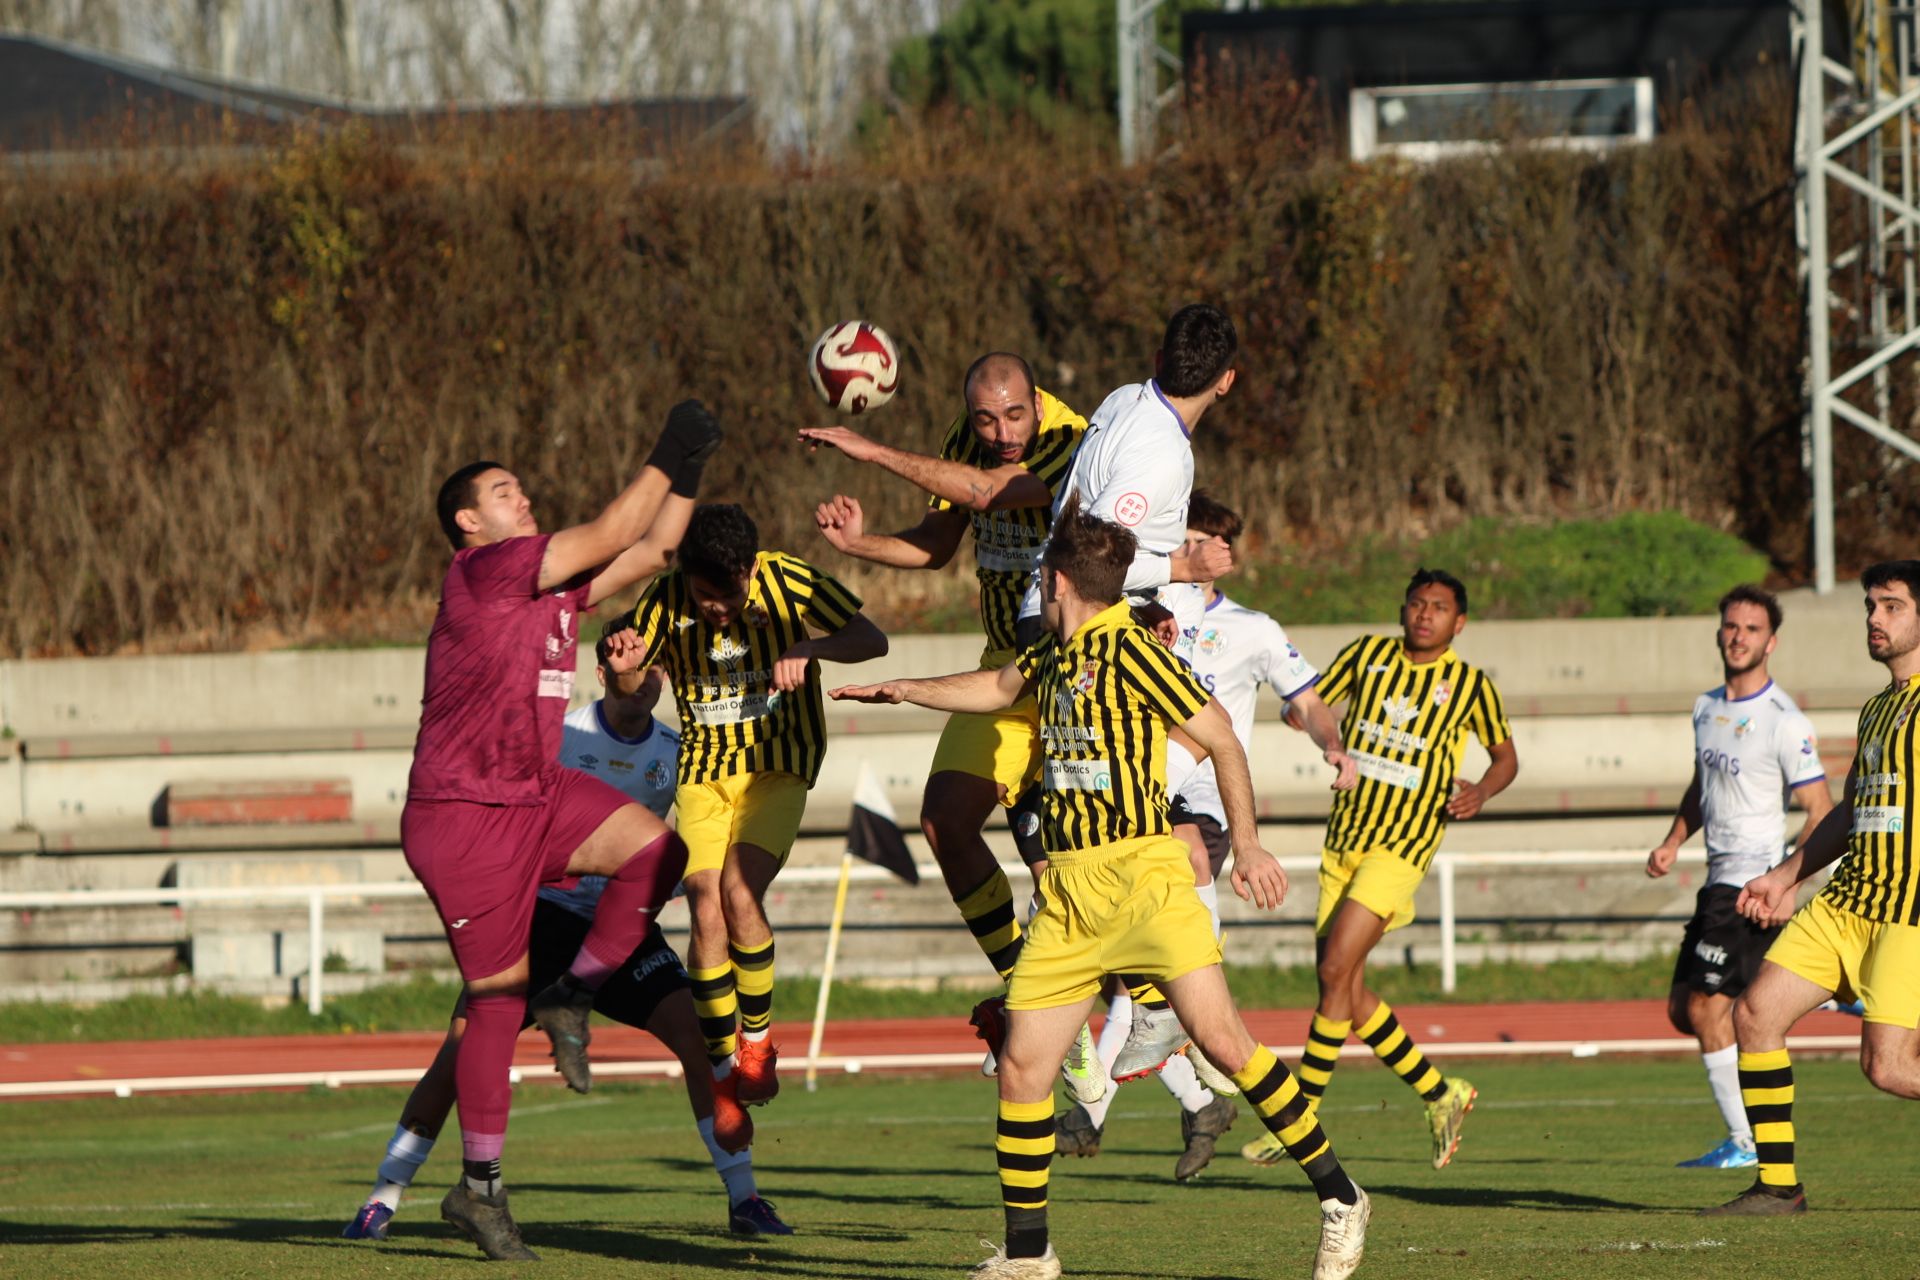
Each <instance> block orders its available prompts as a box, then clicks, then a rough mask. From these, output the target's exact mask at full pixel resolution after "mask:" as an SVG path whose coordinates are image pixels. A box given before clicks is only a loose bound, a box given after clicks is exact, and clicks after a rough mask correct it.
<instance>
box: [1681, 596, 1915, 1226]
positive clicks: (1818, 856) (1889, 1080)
mask: <svg viewBox="0 0 1920 1280" xmlns="http://www.w3.org/2000/svg"><path fill="white" fill-rule="evenodd" d="M1860 582H1861V585H1862V586H1863V587H1865V588H1866V604H1867V652H1868V653H1869V654H1870V655H1872V657H1873V659H1874V661H1876V662H1880V663H1884V664H1885V665H1886V668H1887V674H1888V675H1889V676H1890V677H1892V682H1891V683H1890V684H1889V685H1888V686H1887V687H1886V688H1885V689H1883V690H1881V691H1880V692H1879V693H1876V694H1875V695H1874V696H1873V697H1871V698H1869V699H1868V700H1867V704H1866V706H1864V707H1862V708H1861V709H1860V727H1859V739H1858V746H1857V747H1856V749H1855V754H1854V757H1853V767H1852V768H1851V769H1849V770H1848V771H1847V781H1846V786H1845V787H1844V788H1843V790H1842V795H1841V800H1840V803H1839V804H1838V805H1836V806H1834V808H1833V809H1832V810H1831V811H1830V812H1829V813H1828V814H1827V816H1826V817H1825V818H1823V819H1822V820H1821V822H1820V825H1819V826H1818V827H1815V828H1814V830H1813V831H1812V833H1811V834H1809V835H1808V836H1807V837H1806V838H1805V839H1804V840H1802V841H1801V845H1800V848H1799V849H1798V850H1796V851H1795V852H1794V854H1793V856H1792V857H1790V858H1788V859H1787V860H1786V861H1785V862H1782V863H1781V864H1780V865H1779V866H1777V867H1775V868H1774V869H1773V870H1771V871H1769V872H1767V873H1766V874H1765V875H1762V876H1759V877H1757V878H1755V879H1753V880H1750V881H1748V882H1747V886H1746V888H1745V889H1743V890H1742V891H1741V893H1740V898H1739V901H1738V904H1737V905H1738V907H1739V910H1740V911H1741V913H1742V914H1744V915H1746V916H1747V917H1749V918H1750V919H1752V920H1754V921H1756V922H1757V923H1759V924H1762V925H1773V924H1778V923H1779V922H1780V921H1781V920H1783V919H1786V918H1787V916H1788V914H1789V913H1791V914H1792V919H1790V920H1787V927H1786V928H1785V929H1783V930H1781V932H1780V936H1779V937H1778V938H1776V939H1775V940H1774V943H1773V945H1772V946H1771V947H1769V948H1768V949H1767V958H1766V960H1765V962H1764V963H1762V964H1761V966H1760V972H1759V974H1758V975H1757V976H1756V977H1755V978H1754V980H1753V983H1752V985H1750V986H1748V988H1747V989H1746V990H1745V991H1744V992H1742V993H1741V996H1740V1002H1739V1003H1738V1004H1737V1005H1735V1006H1734V1011H1733V1029H1734V1035H1735V1036H1736V1037H1737V1038H1738V1039H1739V1042H1740V1095H1741V1098H1742V1100H1743V1101H1745V1103H1746V1106H1747V1121H1748V1123H1750V1124H1751V1125H1752V1126H1753V1141H1754V1147H1755V1148H1756V1149H1757V1151H1758V1153H1759V1156H1760V1176H1759V1179H1758V1180H1757V1181H1755V1182H1754V1184H1753V1185H1752V1186H1751V1187H1749V1188H1747V1190H1746V1191H1744V1192H1742V1193H1741V1194H1740V1195H1738V1196H1736V1197H1734V1198H1733V1199H1732V1200H1729V1201H1728V1202H1727V1203H1726V1204H1723V1205H1720V1206H1718V1207H1716V1208H1712V1209H1708V1210H1706V1212H1707V1213H1708V1214H1711V1215H1729V1216H1740V1217H1771V1216H1774V1215H1778V1214H1792V1213H1805V1212H1806V1210H1807V1196H1806V1191H1805V1189H1804V1188H1803V1187H1802V1186H1801V1185H1800V1179H1799V1175H1798V1172H1797V1171H1796V1170H1795V1168H1794V1129H1793V1093H1794V1089H1793V1064H1792V1061H1791V1060H1790V1059H1789V1058H1788V1056H1787V1032H1788V1031H1789V1030H1791V1029H1792V1027H1793V1024H1794V1023H1795V1022H1798V1021H1799V1020H1800V1017H1801V1015H1802V1014H1805V1013H1806V1012H1808V1011H1809V1010H1811V1009H1813V1008H1816V1007H1817V1006H1819V1005H1820V1004H1822V1003H1824V1002H1825V1001H1826V1000H1827V999H1829V998H1830V997H1832V996H1833V995H1834V994H1835V993H1839V992H1846V993H1850V996H1852V997H1858V998H1859V999H1860V1001H1861V1002H1862V1003H1863V1004H1865V1006H1866V1016H1865V1024H1864V1026H1863V1027H1862V1028H1861V1033H1860V1069H1861V1071H1863V1072H1864V1073H1865V1074H1866V1077H1867V1079H1869V1080H1871V1081H1872V1082H1873V1083H1874V1084H1875V1085H1876V1086H1878V1087H1879V1088H1881V1089H1884V1090H1886V1091H1887V1092H1888V1093H1891V1094H1894V1095H1896V1096H1898V1097H1902V1098H1920V1031H1916V1030H1915V1028H1916V1026H1917V1025H1920V867H1916V866H1915V865H1914V835H1913V832H1914V827H1913V824H1914V821H1915V819H1916V818H1920V812H1916V809H1917V808H1920V806H1916V804H1915V784H1916V782H1917V781H1920V777H1917V776H1916V770H1917V769H1920V560H1891V561H1887V562H1886V563H1883V564H1876V565H1874V566H1873V567H1872V568H1870V569H1868V570H1867V571H1866V572H1865V573H1864V574H1862V575H1861V577H1860ZM1836 858H1843V859H1844V860H1843V861H1841V863H1840V865H1839V866H1838V867H1837V868H1835V870H1834V873H1833V878H1832V879H1831V880H1829V881H1828V882H1827V885H1826V887H1825V888H1824V889H1822V890H1821V891H1820V893H1819V894H1818V895H1817V896H1816V897H1815V898H1814V899H1813V900H1812V901H1811V902H1809V903H1807V905H1806V906H1804V907H1802V908H1800V910H1798V911H1794V910H1793V899H1794V892H1793V890H1794V886H1795V885H1796V884H1798V883H1799V882H1800V881H1801V880H1804V879H1806V878H1807V877H1808V876H1810V875H1812V874H1813V873H1814V872H1816V871H1818V870H1820V869H1821V868H1822V867H1824V866H1826V865H1827V864H1828V863H1830V862H1833V861H1834V860H1835V859H1836ZM1842 998H1843V999H1844V998H1849V997H1848V996H1843V997H1842Z"/></svg>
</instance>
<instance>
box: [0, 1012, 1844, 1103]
mask: <svg viewBox="0 0 1920 1280" xmlns="http://www.w3.org/2000/svg"><path fill="white" fill-rule="evenodd" d="M1396 1012H1397V1013H1398V1015H1399V1018H1400V1021H1401V1023H1402V1025H1404V1026H1405V1027H1406V1028H1407V1030H1408V1031H1409V1032H1411V1033H1412V1035H1413V1036H1414V1038H1415V1039H1417V1040H1418V1041H1419V1042H1420V1044H1421V1045H1422V1047H1424V1048H1427V1049H1430V1050H1434V1051H1437V1052H1438V1053H1442V1054H1444V1053H1447V1052H1448V1051H1449V1049H1452V1051H1454V1052H1462V1051H1464V1052H1466V1053H1469V1054H1472V1053H1516V1052H1517V1053H1525V1052H1527V1046H1528V1045H1538V1046H1539V1051H1540V1052H1541V1053H1552V1054H1563V1053H1567V1052H1568V1051H1569V1049H1568V1044H1569V1042H1573V1043H1584V1044H1592V1043H1598V1044H1600V1045H1602V1046H1603V1047H1604V1046H1606V1045H1607V1044H1608V1042H1658V1043H1639V1044H1636V1045H1635V1046H1634V1047H1633V1050H1632V1051H1635V1052H1664V1051H1666V1050H1667V1049H1668V1046H1669V1045H1670V1046H1671V1051H1672V1052H1674V1053H1687V1052H1693V1051H1695V1049H1694V1042H1693V1041H1692V1040H1691V1039H1687V1038H1683V1037H1681V1036H1678V1035H1676V1034H1675V1033H1674V1031H1673V1029H1672V1028H1671V1027H1669V1026H1668V1025H1667V1019H1666V1011H1665V1005H1664V1003H1663V1002H1661V1001H1657V1000H1608V1001H1583V1002H1575V1003H1549V1002H1544V1001H1540V1002H1527V1003H1517V1004H1451V1005H1406V1006H1401V1007H1399V1008H1398V1009H1397V1010H1396ZM1310 1016H1311V1014H1310V1011H1308V1010H1254V1011H1249V1012H1248V1013H1247V1014H1246V1019H1247V1025H1248V1027H1249V1028H1250V1029H1251V1030H1252V1031H1253V1033H1254V1035H1255V1036H1257V1037H1258V1038H1259V1039H1261V1040H1263V1041H1265V1042H1266V1043H1268V1044H1272V1045H1276V1046H1281V1047H1282V1048H1283V1049H1284V1048H1286V1047H1289V1046H1298V1045H1300V1044H1301V1043H1302V1042H1303V1041H1304V1040H1305V1039H1306V1033H1307V1025H1308V1022H1309V1019H1310ZM773 1032H774V1041H775V1043H777V1044H780V1045H782V1046H784V1047H785V1049H786V1054H787V1056H788V1057H789V1058H790V1059H791V1058H798V1057H800V1056H801V1055H802V1054H804V1053H805V1050H806V1044H807V1037H808V1033H809V1027H808V1025H807V1024H806V1023H801V1022H781V1023H775V1024H774V1028H773ZM1859 1033H1860V1020H1859V1019H1858V1018H1852V1017H1848V1016H1846V1015H1844V1014H1838V1013H1824V1012H1823V1013H1813V1014H1809V1015H1808V1016H1807V1017H1805V1018H1803V1019H1802V1020H1801V1022H1800V1024H1799V1025H1798V1026H1797V1027H1795V1028H1794V1034H1795V1036H1796V1037H1803V1036H1814V1037H1822V1038H1832V1039H1834V1040H1837V1041H1846V1042H1851V1041H1852V1040H1854V1039H1857V1038H1858V1036H1859ZM439 1043H440V1036H439V1034H437V1033H433V1032H380V1033H370V1034H347V1035H326V1036H318V1035H316V1036H236V1037H228V1038H222V1039H207V1040H138V1041H114V1042H95V1043H82V1044H25V1045H5V1046H0V1086H6V1085H31V1084H34V1083H36V1082H37V1083H39V1084H41V1085H43V1086H52V1087H41V1088H37V1089H35V1090H33V1092H34V1093H35V1094H37V1095H38V1096H43V1097H44V1096H58V1095H59V1094H60V1092H61V1090H59V1089H58V1088H57V1085H58V1084H59V1083H60V1082H66V1081H72V1082H75V1083H76V1084H79V1085H81V1086H82V1090H84V1091H87V1092H94V1091H98V1089H99V1083H100V1082H101V1081H105V1080H120V1079H130V1078H138V1079H141V1080H143V1081H144V1082H145V1083H143V1085H142V1092H147V1091H151V1090H152V1089H154V1088H156V1087H159V1088H161V1089H162V1090H164V1085H159V1086H156V1084H155V1083H154V1082H155V1081H161V1080H165V1079H169V1078H172V1079H182V1080H185V1079H188V1078H197V1079H205V1078H206V1077H210V1076H216V1077H217V1076H249V1075H263V1074H277V1073H282V1072H288V1073H291V1072H310V1073H326V1072H350V1071H368V1070H399V1071H406V1070H424V1069H425V1067H426V1065H427V1063H428V1062H429V1061H430V1060H431V1059H432V1057H433V1054H434V1051H435V1049H436V1048H437V1047H438V1046H439ZM1468 1046H1474V1047H1472V1048H1469V1047H1468ZM1620 1047H1621V1048H1622V1049H1625V1048H1626V1047H1627V1046H1626V1045H1625V1044H1621V1045H1620ZM1820 1047H1824V1048H1829V1049H1843V1048H1844V1047H1845V1045H1843V1044H1840V1043H1835V1044H1825V1045H1822V1046H1820ZM979 1048H980V1045H979V1042H978V1041H977V1040H975V1039H974V1038H973V1033H972V1030H971V1028H969V1027H968V1026H967V1023H966V1020H965V1019H964V1018H959V1017H948V1018H896V1019H864V1020H852V1021H845V1022H831V1023H829V1024H828V1026H827V1034H826V1042H825V1044H824V1045H823V1046H822V1054H823V1056H831V1057H836V1058H884V1057H887V1056H892V1055H902V1054H960V1055H971V1054H973V1053H976V1052H978V1050H979ZM1357 1051H1359V1052H1364V1047H1359V1048H1358V1050H1357ZM1292 1052H1293V1054H1295V1055H1297V1052H1298V1050H1297V1047H1296V1048H1294V1049H1293V1051H1292ZM1348 1052H1349V1053H1352V1052H1356V1045H1354V1044H1349V1045H1348ZM593 1058H594V1061H595V1062H596V1063H608V1064H611V1063H617V1062H647V1061H667V1060H669V1059H670V1058H671V1055H670V1054H668V1053H667V1051H666V1050H665V1049H664V1048H662V1047H661V1045H660V1043H659V1042H658V1041H656V1040H654V1039H653V1037H651V1036H649V1035H646V1034H645V1033H643V1032H639V1031H635V1030H632V1029H631V1028H628V1027H622V1026H617V1025H612V1024H607V1023H598V1024H596V1026H595V1028H594V1034H593ZM514 1063H515V1065H516V1066H523V1067H541V1068H545V1067H547V1066H548V1059H547V1046H546V1042H545V1041H544V1040H543V1039H542V1038H541V1037H540V1036H539V1035H538V1034H528V1035H523V1036H522V1037H521V1039H520V1043H519V1046H518V1048H517V1050H516V1052H515V1055H514ZM874 1065H875V1066H876V1067H877V1066H879V1065H881V1064H880V1063H875V1064H874ZM531 1078H532V1079H534V1080H542V1081H544V1080H548V1079H551V1078H552V1077H549V1076H547V1075H545V1074H544V1072H543V1073H542V1074H540V1075H537V1076H533V1077H531ZM88 1086H91V1088H88ZM242 1087H244V1086H242ZM82 1090H76V1092H79V1091H82Z"/></svg>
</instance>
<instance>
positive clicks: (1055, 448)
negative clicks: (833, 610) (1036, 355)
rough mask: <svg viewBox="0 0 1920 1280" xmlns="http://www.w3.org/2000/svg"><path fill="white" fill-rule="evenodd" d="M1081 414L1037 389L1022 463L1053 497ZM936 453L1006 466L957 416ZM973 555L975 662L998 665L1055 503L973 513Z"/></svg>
mask: <svg viewBox="0 0 1920 1280" xmlns="http://www.w3.org/2000/svg"><path fill="white" fill-rule="evenodd" d="M1086 429H1087V420H1086V419H1085V418H1083V417H1081V416H1080V415H1079V414H1077V413H1075V412H1074V411H1073V410H1072V409H1070V408H1068V407H1067V406H1066V405H1065V404H1064V403H1062V402H1061V401H1059V400H1057V399H1055V398H1054V397H1053V396H1051V395H1048V394H1047V393H1046V392H1045V391H1042V392H1040V426H1039V427H1038V428H1037V429H1036V430H1035V431H1034V435H1033V445H1032V447H1031V448H1029V449H1028V450H1027V456H1026V457H1025V458H1024V459H1022V460H1021V463H1020V465H1021V466H1023V467H1025V468H1026V469H1027V470H1028V471H1030V472H1032V473H1033V474H1034V475H1035V476H1037V477H1038V478H1039V479H1040V482H1041V483H1042V484H1044V485H1046V486H1047V493H1048V494H1049V495H1052V494H1054V493H1056V492H1057V491H1058V489H1059V487H1060V481H1061V480H1062V479H1063V478H1064V477H1065V476H1066V474H1067V469H1068V468H1069V467H1071V466H1072V465H1073V453H1074V450H1076V449H1078V448H1079V447H1080V437H1081V436H1082V435H1083V434H1084V433H1085V432H1086ZM940 456H941V458H943V459H944V460H946V461H948V462H961V463H965V464H966V465H967V466H969V467H978V468H980V469H981V470H982V471H992V470H995V469H997V468H999V467H1001V466H1004V465H1005V464H1004V463H1003V462H1002V461H1001V460H1000V458H999V456H998V455H997V454H995V453H992V452H991V451H989V450H988V449H987V447H986V446H985V445H983V444H981V443H980V437H979V436H978V435H976V434H974V430H973V424H972V423H971V422H970V421H969V420H968V419H967V417H966V416H965V415H964V414H963V415H961V416H960V417H959V418H958V419H956V420H955V421H954V424H953V425H952V426H951V427H949V428H947V436H946V440H945V442H944V443H943V444H941V446H940ZM927 505H928V506H929V507H931V508H933V509H934V510H935V511H948V510H952V509H953V506H954V504H953V503H951V502H949V501H947V500H946V499H945V498H942V497H939V496H937V495H936V496H934V497H930V498H928V499H927ZM970 520H971V523H972V526H973V554H974V561H975V563H976V565H977V568H976V569H975V573H976V575H977V576H978V577H979V579H980V622H981V625H982V626H984V627H985V628H986V631H987V652H986V656H985V657H984V658H982V660H981V665H982V666H986V667H996V668H998V667H1004V666H1006V665H1007V663H1008V662H1010V661H1012V659H1013V626H1014V623H1015V622H1017V621H1018V620H1019V617H1020V600H1021V597H1022V596H1024V595H1025V594H1026V590H1027V579H1028V578H1029V577H1031V576H1032V574H1033V570H1034V567H1035V566H1036V565H1037V564H1039V562H1040V548H1041V546H1042V545H1043V544H1044V543H1045V542H1046V540H1047V530H1048V528H1049V527H1051V524H1052V521H1053V508H1052V505H1051V504H1049V505H1047V506H1044V507H1026V508H1020V509H1017V510H1008V511H975V512H972V513H971V514H970Z"/></svg>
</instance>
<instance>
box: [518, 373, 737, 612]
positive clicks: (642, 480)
mask: <svg viewBox="0 0 1920 1280" xmlns="http://www.w3.org/2000/svg"><path fill="white" fill-rule="evenodd" d="M719 447H720V424H719V423H718V422H716V421H714V417H713V415H712V414H711V413H709V412H707V409H706V406H705V405H703V404H701V403H700V402H699V401H698V400H683V401H681V402H680V403H679V404H677V405H675V406H673V408H672V409H670V410H668V412H667V424H666V426H665V427H663V428H662V429H661V431H660V439H659V440H658V441H657V442H655V444H654V446H653V453H652V454H651V455H649V456H648V458H647V463H646V465H645V466H644V467H642V468H641V470H640V474H639V475H637V476H635V477H634V478H633V482H632V483H631V484H629V485H628V486H627V487H626V488H625V489H624V490H622V491H621V493H620V496H619V497H617V498H615V499H614V500H613V501H612V502H610V503H608V504H607V506H606V509H605V510H603V511H602V512H601V513H600V514H599V515H598V516H596V517H594V518H593V519H592V520H589V521H588V522H587V523H585V524H578V525H574V526H573V527H572V528H570V529H562V530H561V531H560V532H558V533H556V534H554V535H553V537H552V538H550V539H548V541H547V553H546V557H545V558H544V559H543V560H542V561H541V562H540V589H541V590H542V591H545V590H548V589H549V588H552V587H557V586H559V585H560V584H561V583H563V582H570V581H572V580H573V579H574V578H577V577H579V576H580V575H581V574H583V573H586V572H588V571H589V570H593V569H597V568H599V567H600V566H602V565H607V564H610V563H611V562H612V561H613V560H614V559H615V558H617V557H618V556H619V555H620V554H621V553H622V552H624V551H626V550H627V549H628V548H629V547H631V546H633V544H634V543H636V542H638V541H640V539H641V538H642V537H644V536H645V535H646V533H647V530H648V529H650V528H651V527H652V526H653V523H654V520H655V518H656V517H658V516H659V514H660V509H661V507H662V505H663V504H664V502H665V501H666V497H667V494H668V493H669V492H671V493H675V494H678V495H680V496H681V497H685V498H692V497H693V496H694V495H695V494H696V493H698V492H699V490H700V473H701V470H702V469H703V468H704V467H705V466H706V462H707V459H708V458H710V457H712V456H713V451H714V450H715V449H718V448H719ZM682 527H683V528H684V525H683V526H682ZM678 541H679V540H678V538H676V539H675V543H676V544H677V543H678ZM635 580H637V579H635Z"/></svg>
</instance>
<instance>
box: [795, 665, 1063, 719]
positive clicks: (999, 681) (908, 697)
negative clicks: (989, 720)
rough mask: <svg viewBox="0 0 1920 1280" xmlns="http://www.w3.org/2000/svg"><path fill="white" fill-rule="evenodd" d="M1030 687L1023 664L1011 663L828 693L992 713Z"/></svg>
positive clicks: (849, 699) (845, 698)
mask: <svg viewBox="0 0 1920 1280" xmlns="http://www.w3.org/2000/svg"><path fill="white" fill-rule="evenodd" d="M1030 686H1031V682H1030V681H1029V680H1028V679H1027V677H1026V676H1025V675H1023V674H1022V673H1021V671H1020V665H1019V664H1018V663H1016V662H1009V663H1008V664H1007V665H1006V666H1004V667H1001V668H1000V669H999V670H998V671H962V672H960V673H958V674H956V675H950V676H931V677H926V678H923V679H916V680H888V681H886V682H885V683H883V684H849V685H842V686H841V687H840V688H838V689H829V690H827V696H828V697H829V698H832V699H834V700H835V701H838V702H891V703H901V702H911V703H913V704H914V705H915V706H919V707H928V708H931V709H932V710H934V711H971V712H990V711H1005V710H1006V709H1007V708H1008V707H1011V706H1012V705H1013V704H1014V703H1016V702H1018V701H1020V699H1021V698H1023V697H1025V696H1026V694H1027V692H1028V689H1029V688H1030Z"/></svg>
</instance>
